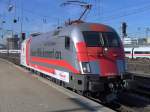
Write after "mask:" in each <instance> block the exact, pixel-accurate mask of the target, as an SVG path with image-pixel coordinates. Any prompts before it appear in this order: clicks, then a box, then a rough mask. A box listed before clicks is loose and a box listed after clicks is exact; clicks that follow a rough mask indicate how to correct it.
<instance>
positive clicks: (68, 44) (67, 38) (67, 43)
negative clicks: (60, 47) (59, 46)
mask: <svg viewBox="0 0 150 112" xmlns="http://www.w3.org/2000/svg"><path fill="white" fill-rule="evenodd" d="M65 49H70V38H69V37H67V36H65Z"/></svg>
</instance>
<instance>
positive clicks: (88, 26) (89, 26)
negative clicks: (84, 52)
mask: <svg viewBox="0 0 150 112" xmlns="http://www.w3.org/2000/svg"><path fill="white" fill-rule="evenodd" d="M75 28H78V29H79V30H80V31H102V32H103V31H107V32H112V31H114V30H113V28H111V27H110V26H107V25H104V24H98V23H79V24H78V23H74V24H72V25H68V26H64V27H62V28H59V29H56V30H54V31H50V32H47V33H43V34H41V35H45V34H49V35H52V36H55V35H58V34H60V35H63V34H69V32H71V31H72V30H73V29H75ZM39 36H40V35H39ZM35 37H38V36H35Z"/></svg>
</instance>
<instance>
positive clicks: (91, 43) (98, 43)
mask: <svg viewBox="0 0 150 112" xmlns="http://www.w3.org/2000/svg"><path fill="white" fill-rule="evenodd" d="M83 36H84V40H85V43H86V45H87V47H119V46H120V40H119V36H118V35H117V34H116V33H115V32H97V31H84V32H83Z"/></svg>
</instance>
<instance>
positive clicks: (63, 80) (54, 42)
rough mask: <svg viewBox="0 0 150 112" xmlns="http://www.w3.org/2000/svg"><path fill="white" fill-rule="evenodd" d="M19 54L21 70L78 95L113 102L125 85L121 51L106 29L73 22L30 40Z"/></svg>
mask: <svg viewBox="0 0 150 112" xmlns="http://www.w3.org/2000/svg"><path fill="white" fill-rule="evenodd" d="M20 52H21V54H20V64H21V65H22V66H24V67H25V68H27V69H29V70H32V71H36V72H38V73H40V74H44V76H46V77H47V78H49V79H52V80H55V81H56V82H57V83H58V84H60V85H62V86H64V87H67V88H70V89H72V90H74V91H76V92H77V93H80V94H92V95H96V96H99V97H101V96H103V97H105V99H107V100H108V99H111V98H110V97H112V99H113V96H114V95H115V94H116V91H119V90H121V89H122V87H123V84H124V82H123V81H124V80H125V78H124V76H125V75H126V63H125V53H124V47H123V44H122V42H121V39H120V37H119V36H118V34H117V33H116V31H115V30H114V29H113V28H112V27H110V26H108V25H104V24H99V23H88V22H74V23H72V24H70V25H66V26H63V27H59V28H56V29H55V30H54V31H50V32H47V33H42V34H39V35H36V36H30V37H29V38H27V39H26V40H24V41H23V42H22V44H21V51H20Z"/></svg>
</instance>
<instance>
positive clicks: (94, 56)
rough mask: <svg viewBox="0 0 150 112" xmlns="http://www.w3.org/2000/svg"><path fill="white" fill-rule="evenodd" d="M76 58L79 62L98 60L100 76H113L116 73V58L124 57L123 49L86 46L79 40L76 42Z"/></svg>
mask: <svg viewBox="0 0 150 112" xmlns="http://www.w3.org/2000/svg"><path fill="white" fill-rule="evenodd" d="M77 49H78V59H79V61H80V62H95V61H96V62H98V63H99V69H100V73H99V74H100V76H113V75H117V74H118V67H117V60H123V59H124V51H123V48H122V47H119V48H103V47H86V45H85V44H84V43H83V42H81V43H78V44H77Z"/></svg>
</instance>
